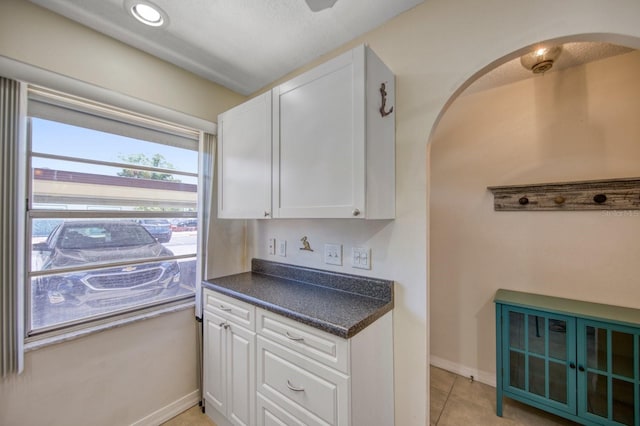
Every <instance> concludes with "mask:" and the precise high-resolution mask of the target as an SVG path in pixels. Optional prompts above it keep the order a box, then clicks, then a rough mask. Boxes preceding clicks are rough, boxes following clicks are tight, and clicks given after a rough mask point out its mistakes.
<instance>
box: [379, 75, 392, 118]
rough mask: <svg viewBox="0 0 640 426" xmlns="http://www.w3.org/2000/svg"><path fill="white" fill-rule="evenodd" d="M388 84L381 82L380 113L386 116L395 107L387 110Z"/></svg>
mask: <svg viewBox="0 0 640 426" xmlns="http://www.w3.org/2000/svg"><path fill="white" fill-rule="evenodd" d="M386 89H387V86H386V85H385V84H384V83H381V84H380V96H382V105H381V106H380V115H381V116H383V117H386V116H387V115H389V114H391V113H392V112H393V107H391V108H389V111H385V110H384V109H385V106H386V104H387V90H386Z"/></svg>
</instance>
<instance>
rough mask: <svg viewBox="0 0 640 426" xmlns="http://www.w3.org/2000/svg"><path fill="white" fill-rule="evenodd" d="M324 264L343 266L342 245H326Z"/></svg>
mask: <svg viewBox="0 0 640 426" xmlns="http://www.w3.org/2000/svg"><path fill="white" fill-rule="evenodd" d="M324 263H327V264H329V265H342V244H325V245H324Z"/></svg>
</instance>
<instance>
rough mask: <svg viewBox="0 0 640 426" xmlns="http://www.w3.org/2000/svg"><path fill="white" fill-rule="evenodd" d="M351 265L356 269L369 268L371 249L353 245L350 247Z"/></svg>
mask: <svg viewBox="0 0 640 426" xmlns="http://www.w3.org/2000/svg"><path fill="white" fill-rule="evenodd" d="M351 266H352V267H353V268H358V269H371V249H370V248H366V247H353V248H352V249H351Z"/></svg>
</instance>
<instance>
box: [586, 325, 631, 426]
mask: <svg viewBox="0 0 640 426" xmlns="http://www.w3.org/2000/svg"><path fill="white" fill-rule="evenodd" d="M639 334H640V331H639V330H638V329H635V328H631V327H625V326H618V325H612V324H609V323H604V322H597V321H589V320H579V322H578V370H579V371H578V392H579V395H580V399H579V401H578V414H579V415H580V416H581V417H584V418H586V419H590V420H592V421H594V422H596V423H598V424H607V425H638V424H640V420H639V419H640V416H639V413H638V411H639V410H640V408H639V407H640V398H639V396H638V390H639V387H640V377H639V372H638V369H639V363H640V355H639V353H638V352H639V349H638V338H639Z"/></svg>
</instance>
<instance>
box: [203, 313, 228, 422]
mask: <svg viewBox="0 0 640 426" xmlns="http://www.w3.org/2000/svg"><path fill="white" fill-rule="evenodd" d="M203 320H204V365H203V376H204V383H203V385H204V397H205V399H206V400H207V402H209V403H211V404H212V405H213V406H214V407H215V408H216V409H217V410H218V411H220V412H221V413H223V414H224V413H225V410H226V399H227V397H226V374H227V368H226V353H225V351H226V341H225V338H226V330H225V328H224V326H223V325H224V324H225V323H226V321H225V320H224V319H223V318H220V317H219V316H217V315H214V314H212V313H210V312H204V316H203Z"/></svg>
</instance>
